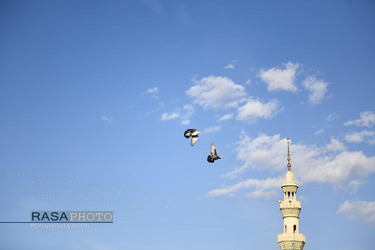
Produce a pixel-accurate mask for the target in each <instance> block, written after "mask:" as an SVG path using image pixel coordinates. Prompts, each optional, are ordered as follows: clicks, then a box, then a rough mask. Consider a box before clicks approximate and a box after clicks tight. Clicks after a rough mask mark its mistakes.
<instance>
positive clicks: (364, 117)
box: [344, 111, 375, 127]
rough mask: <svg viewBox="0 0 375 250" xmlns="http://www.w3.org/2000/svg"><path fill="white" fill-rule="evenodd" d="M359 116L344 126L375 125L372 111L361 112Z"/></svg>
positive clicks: (374, 116)
mask: <svg viewBox="0 0 375 250" xmlns="http://www.w3.org/2000/svg"><path fill="white" fill-rule="evenodd" d="M359 116H360V118H359V119H357V120H350V121H347V122H345V123H344V125H345V126H349V125H356V126H358V127H372V126H374V125H375V114H374V113H373V112H372V111H364V112H361V113H360V114H359Z"/></svg>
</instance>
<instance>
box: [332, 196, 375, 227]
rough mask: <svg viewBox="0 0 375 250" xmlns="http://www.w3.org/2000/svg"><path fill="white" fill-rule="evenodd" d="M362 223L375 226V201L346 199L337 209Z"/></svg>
mask: <svg viewBox="0 0 375 250" xmlns="http://www.w3.org/2000/svg"><path fill="white" fill-rule="evenodd" d="M337 212H338V213H343V214H345V215H346V216H348V217H349V219H355V220H358V221H360V222H362V223H366V224H368V225H371V226H375V201H348V200H347V201H345V202H344V203H343V204H340V207H339V209H338V211H337Z"/></svg>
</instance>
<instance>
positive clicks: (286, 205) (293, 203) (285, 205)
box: [280, 200, 301, 208]
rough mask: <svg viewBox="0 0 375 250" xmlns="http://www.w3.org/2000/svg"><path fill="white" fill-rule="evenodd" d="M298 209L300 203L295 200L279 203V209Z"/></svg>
mask: <svg viewBox="0 0 375 250" xmlns="http://www.w3.org/2000/svg"><path fill="white" fill-rule="evenodd" d="M292 207H298V208H301V202H300V201H295V200H285V201H282V202H281V203H280V208H292Z"/></svg>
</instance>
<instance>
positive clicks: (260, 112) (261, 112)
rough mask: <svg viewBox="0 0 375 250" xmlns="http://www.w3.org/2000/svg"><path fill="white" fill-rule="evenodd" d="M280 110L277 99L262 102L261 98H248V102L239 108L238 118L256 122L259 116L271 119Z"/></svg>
mask: <svg viewBox="0 0 375 250" xmlns="http://www.w3.org/2000/svg"><path fill="white" fill-rule="evenodd" d="M277 111H278V102H277V100H272V101H271V102H268V103H262V102H260V101H259V100H253V99H248V100H247V103H246V104H245V105H243V106H241V107H239V108H238V109H237V116H236V119H237V120H240V121H247V122H248V123H250V124H251V123H255V122H256V121H257V119H258V118H264V119H270V118H272V117H273V116H274V115H275V114H276V113H277Z"/></svg>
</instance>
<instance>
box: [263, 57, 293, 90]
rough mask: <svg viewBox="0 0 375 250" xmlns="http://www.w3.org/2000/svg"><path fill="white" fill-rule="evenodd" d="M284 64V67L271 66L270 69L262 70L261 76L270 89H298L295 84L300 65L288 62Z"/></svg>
mask: <svg viewBox="0 0 375 250" xmlns="http://www.w3.org/2000/svg"><path fill="white" fill-rule="evenodd" d="M283 66H284V69H280V68H271V69H268V70H263V69H261V70H260V72H259V77H260V79H261V80H262V81H264V82H265V83H266V84H267V90H268V91H275V90H286V91H290V92H296V91H297V87H296V86H295V85H294V80H295V76H296V71H297V68H298V67H299V65H298V64H297V63H291V62H288V63H285V64H283Z"/></svg>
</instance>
